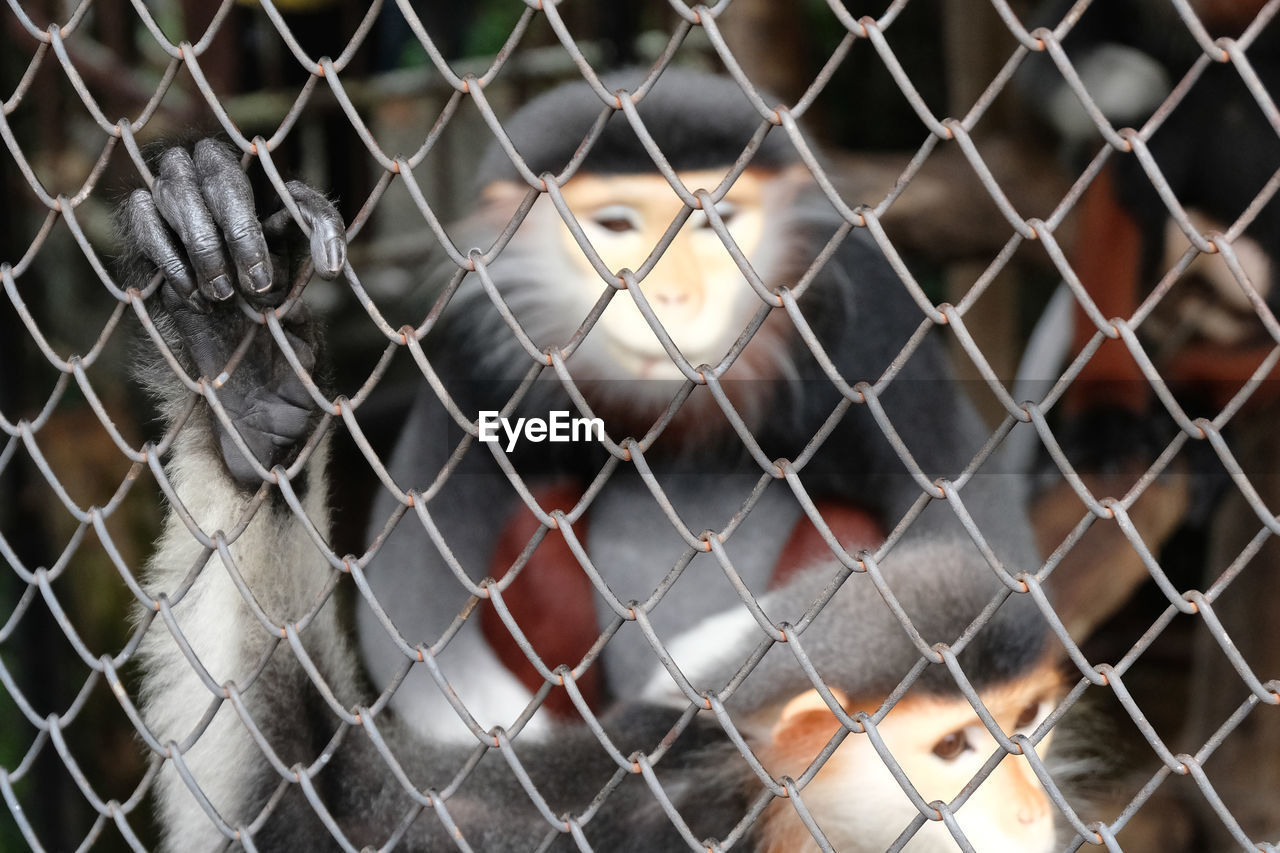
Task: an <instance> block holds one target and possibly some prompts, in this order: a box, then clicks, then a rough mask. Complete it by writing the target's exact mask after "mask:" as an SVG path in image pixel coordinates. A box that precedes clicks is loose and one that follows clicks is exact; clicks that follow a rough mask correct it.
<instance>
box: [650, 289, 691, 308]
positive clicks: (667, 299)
mask: <svg viewBox="0 0 1280 853" xmlns="http://www.w3.org/2000/svg"><path fill="white" fill-rule="evenodd" d="M653 301H654V302H656V303H658V304H659V305H661V306H662V307H663V308H679V307H682V306H684V305H687V304H688V303H689V294H688V292H687V291H683V290H671V291H665V292H662V293H658V294H656V295H655V296H654V297H653Z"/></svg>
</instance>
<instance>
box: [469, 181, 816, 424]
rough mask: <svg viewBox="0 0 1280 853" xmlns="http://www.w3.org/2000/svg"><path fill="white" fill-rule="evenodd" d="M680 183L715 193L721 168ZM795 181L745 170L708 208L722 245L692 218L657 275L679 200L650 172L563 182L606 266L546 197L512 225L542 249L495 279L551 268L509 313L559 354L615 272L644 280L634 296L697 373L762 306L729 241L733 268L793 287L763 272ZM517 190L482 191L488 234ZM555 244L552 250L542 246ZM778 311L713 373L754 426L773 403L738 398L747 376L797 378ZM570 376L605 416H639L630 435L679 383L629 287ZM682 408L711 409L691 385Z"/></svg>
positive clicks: (771, 270) (772, 266) (772, 267)
mask: <svg viewBox="0 0 1280 853" xmlns="http://www.w3.org/2000/svg"><path fill="white" fill-rule="evenodd" d="M679 177H680V179H681V181H682V182H683V183H684V185H685V186H686V187H687V188H688V189H689V190H691V191H695V192H696V191H697V190H700V189H706V190H714V189H715V188H716V187H717V186H718V185H719V184H720V183H721V182H722V181H723V180H724V177H725V173H724V171H723V170H718V169H708V170H698V171H689V172H680V173H679ZM802 181H803V176H802V175H801V174H800V173H799V172H795V171H792V170H784V171H781V172H776V171H769V170H761V169H747V170H745V171H744V172H743V173H742V174H741V175H739V176H738V178H737V179H736V180H735V181H734V183H733V185H732V186H731V187H729V189H728V190H727V192H726V193H725V196H724V198H722V199H721V200H720V201H719V202H717V203H716V205H715V213H716V216H717V218H718V219H719V220H720V221H721V222H722V223H723V225H724V229H725V231H726V232H727V234H728V243H726V239H725V238H724V237H722V236H721V235H720V234H719V233H717V231H716V230H715V228H713V227H712V225H711V222H710V221H709V218H708V216H707V214H706V213H705V212H704V211H702V210H694V211H693V212H692V213H691V214H690V215H689V217H688V219H687V220H685V221H684V223H683V224H682V225H681V227H680V228H679V230H678V231H677V232H676V234H675V235H674V237H673V239H672V240H671V242H670V243H669V244H668V245H667V246H666V247H665V248H664V249H663V251H662V252H661V254H660V255H659V256H657V257H656V259H655V260H654V263H653V266H652V268H651V269H647V270H645V269H644V267H645V264H646V263H647V262H648V261H649V260H650V258H651V256H654V255H655V253H656V250H657V247H658V246H659V245H660V244H661V243H662V240H663V238H664V235H665V233H666V232H667V230H668V229H669V228H670V227H671V225H672V223H673V222H674V221H675V220H676V219H677V216H678V214H679V213H680V212H681V211H682V210H683V209H684V206H685V205H684V202H683V201H681V199H680V197H679V196H677V195H676V192H675V191H674V190H673V189H672V188H671V185H670V184H668V183H667V180H666V178H664V177H662V176H661V175H660V174H657V173H651V174H635V175H596V174H581V175H578V176H576V177H574V178H573V179H572V180H570V181H569V182H567V183H566V184H565V185H564V187H563V188H562V189H561V194H562V195H563V197H564V200H565V203H566V205H567V206H568V208H569V210H570V211H571V212H572V214H573V217H574V219H575V220H576V221H577V223H578V225H579V226H581V229H582V232H583V235H584V236H585V237H586V241H587V242H588V243H589V244H590V250H591V251H592V252H594V253H595V254H596V255H597V256H598V258H599V261H600V262H601V264H603V267H604V270H601V269H600V268H599V267H597V266H596V265H594V264H593V263H592V261H591V260H590V259H589V256H588V252H587V251H586V250H584V248H583V247H582V246H581V245H579V243H578V241H577V239H576V238H575V237H574V235H573V233H572V231H571V230H570V228H569V227H568V226H567V225H566V224H565V223H564V222H563V221H562V220H561V217H560V214H559V213H558V212H557V211H556V210H555V209H554V207H553V205H552V201H551V199H550V198H549V197H547V196H546V195H543V196H541V197H539V198H538V199H537V201H536V202H535V203H534V206H533V209H532V211H531V213H530V216H529V217H528V219H527V220H526V221H525V223H524V224H523V225H522V226H521V232H522V235H523V237H524V240H525V244H527V245H530V246H535V247H537V248H538V250H539V251H540V252H541V253H542V256H541V257H538V258H528V259H523V260H517V261H516V264H515V267H514V268H513V269H503V268H502V264H503V263H504V262H503V261H502V260H499V262H498V265H497V266H496V267H495V268H494V275H495V280H496V281H498V283H499V287H500V288H502V287H503V280H504V279H506V280H510V281H516V280H520V279H521V278H523V277H525V276H527V275H528V272H527V270H528V269H529V268H532V267H533V266H535V265H536V264H545V263H547V259H548V258H551V257H554V258H555V259H556V261H555V264H556V266H555V267H554V268H551V269H548V270H546V271H545V272H544V273H543V274H542V275H541V285H540V287H541V288H542V293H541V295H540V296H539V297H538V298H537V299H524V298H521V297H518V296H517V297H514V298H512V299H511V303H510V304H511V305H512V308H513V311H514V313H515V315H516V317H517V318H518V319H519V320H520V322H521V323H522V324H523V325H524V326H525V328H526V330H528V331H529V332H530V334H531V335H532V337H533V339H534V342H535V344H536V345H538V346H540V347H542V346H558V345H563V344H564V343H566V342H567V341H568V340H569V339H570V337H571V336H572V335H573V334H574V332H575V330H576V329H577V328H578V326H579V324H580V323H582V321H583V320H584V319H586V317H587V316H588V314H589V313H590V311H591V310H592V307H593V306H594V305H595V304H596V303H597V302H598V300H599V299H600V298H601V296H602V295H603V294H605V293H606V292H607V291H608V289H609V287H610V286H611V285H613V284H616V283H617V282H618V280H619V276H620V274H621V273H622V271H623V270H631V271H633V272H636V273H637V274H640V275H641V280H640V281H639V287H638V289H639V291H640V293H641V295H642V297H643V299H644V301H645V302H647V303H648V305H649V306H650V307H651V308H652V309H653V314H654V316H655V317H656V319H657V321H658V323H659V324H660V325H661V327H662V329H663V331H665V333H666V334H667V335H668V336H669V337H670V339H671V342H672V343H673V344H674V345H675V347H676V349H678V350H679V352H680V355H681V356H683V358H684V359H685V360H686V361H687V362H688V363H689V365H690V366H691V367H694V368H696V367H697V366H698V365H701V364H704V363H705V364H710V365H713V366H715V365H717V364H719V363H720V362H721V361H722V360H723V359H724V357H725V356H726V355H727V354H728V353H729V352H730V351H731V349H732V348H733V347H734V344H735V342H736V341H737V340H738V338H739V336H740V335H741V334H742V332H743V330H744V328H745V327H746V326H747V325H748V324H749V323H750V322H751V319H752V317H753V316H754V315H755V314H756V313H757V312H758V311H759V310H760V309H761V307H762V306H763V304H764V303H763V301H762V300H761V298H760V296H759V295H758V294H757V293H756V292H755V291H754V290H753V289H752V288H751V286H750V284H749V283H748V279H747V275H746V274H745V273H744V268H743V266H742V265H740V262H739V261H738V260H735V259H734V257H733V253H731V251H730V249H729V247H728V245H729V244H732V245H733V246H734V247H735V249H736V250H737V251H739V252H740V260H741V262H742V263H745V264H746V265H748V268H749V269H750V270H752V271H753V272H754V274H755V275H758V276H759V277H760V278H761V279H762V280H763V281H764V284H765V286H766V287H769V288H772V287H776V286H777V285H779V284H794V283H795V282H794V281H786V282H781V281H775V280H772V277H776V268H777V267H778V265H779V263H778V259H779V257H780V256H781V255H782V253H783V252H784V251H785V249H786V247H785V245H784V244H785V243H786V240H785V239H784V235H785V223H783V222H780V221H778V217H779V216H780V214H779V213H778V212H779V211H785V210H787V209H788V207H789V205H790V204H791V203H792V201H793V199H794V196H795V194H796V192H797V191H798V189H799V187H800V186H801V184H802ZM526 193H527V188H523V187H520V186H516V185H514V184H509V183H505V182H498V183H495V184H490V185H489V186H488V187H487V188H486V190H485V197H486V202H487V205H488V208H487V209H488V211H489V214H488V218H489V219H490V220H491V222H492V223H493V224H494V225H498V224H499V223H504V224H505V222H506V221H507V220H508V219H509V217H510V215H511V212H512V211H513V210H514V208H515V206H516V205H517V204H518V203H519V202H520V200H521V199H523V198H524V197H525V195H526ZM556 248H558V249H559V251H558V252H555V251H547V250H548V249H556ZM499 257H500V259H501V257H502V256H499ZM525 306H529V307H528V308H526V307H525ZM781 314H782V312H777V311H775V312H774V313H773V315H771V316H770V317H768V318H767V319H766V320H765V322H764V324H763V326H761V328H760V329H758V330H757V332H756V333H755V335H754V336H753V337H752V339H751V341H750V343H749V344H748V345H747V346H746V348H745V350H744V351H743V352H742V353H741V355H740V356H739V357H738V358H737V359H736V361H735V362H734V363H733V365H732V366H731V367H730V368H729V369H728V370H727V371H726V372H725V373H724V374H723V376H722V378H723V379H724V380H725V382H726V385H725V391H726V393H727V394H728V395H729V397H730V399H731V400H733V402H734V405H735V406H737V407H739V412H740V414H742V416H743V417H744V419H746V420H747V422H748V423H749V424H752V423H756V422H758V420H759V419H760V418H761V417H763V416H765V415H766V414H767V413H768V405H767V403H768V401H767V400H763V401H762V400H758V399H755V398H753V397H751V395H750V394H747V393H746V391H745V389H749V388H750V387H751V385H752V381H754V380H761V379H765V380H773V379H787V378H788V377H789V375H790V374H791V373H792V372H793V368H792V365H791V361H790V349H789V338H788V336H787V334H786V329H787V327H788V325H789V323H787V322H785V318H784V317H782V316H781ZM568 368H569V370H570V372H571V373H572V375H573V377H574V379H575V380H578V381H582V382H584V383H585V388H584V390H585V391H586V393H587V395H588V399H590V400H591V402H592V405H593V407H601V408H603V414H604V415H605V417H606V420H608V419H609V416H610V415H614V416H619V417H625V416H635V415H636V414H637V412H639V413H640V414H641V420H642V421H643V422H642V423H640V424H638V425H628V426H627V428H629V429H638V430H640V431H643V430H644V429H645V428H646V427H647V426H648V424H649V422H651V420H652V419H653V417H654V416H656V415H657V414H659V413H660V412H661V411H663V410H664V409H665V408H666V406H667V405H668V404H669V402H670V400H671V398H672V396H673V393H674V389H675V387H678V383H680V382H683V381H684V379H685V376H684V374H682V373H681V372H680V370H679V368H678V367H677V365H676V363H675V361H674V360H673V359H672V356H671V355H669V354H668V352H667V351H666V349H665V348H664V346H663V344H662V341H661V339H660V336H659V334H658V332H657V331H655V329H654V328H652V327H651V326H650V325H649V322H648V321H647V320H646V319H645V317H644V315H643V314H642V312H641V310H640V308H639V307H638V306H637V304H636V299H635V298H633V297H632V295H631V294H629V293H626V292H620V293H618V294H616V295H615V296H614V298H613V299H612V300H611V301H610V302H609V305H608V307H606V308H605V309H604V312H603V313H602V314H601V315H600V317H599V320H598V321H596V322H595V324H594V325H593V327H592V329H591V331H590V333H589V334H588V335H587V336H586V338H585V339H584V340H583V341H582V343H581V345H580V346H579V348H578V350H577V352H576V353H575V354H574V355H573V356H572V357H570V358H569V360H568ZM632 380H648V381H646V382H640V383H637V382H634V381H632ZM756 391H757V392H758V391H759V389H756ZM703 397H706V398H708V399H705V400H704V399H701V398H703ZM744 397H745V398H744ZM611 403H616V404H618V405H611ZM687 407H688V408H689V409H690V415H689V416H688V417H686V418H685V419H686V420H689V421H696V420H698V418H696V417H693V415H694V414H695V413H697V414H700V415H705V414H707V413H708V412H709V411H710V410H711V409H713V408H714V403H713V402H711V401H710V400H709V392H706V391H705V389H697V391H696V392H695V394H694V397H693V398H692V399H691V400H690V401H689V403H688V404H687ZM704 410H705V411H704Z"/></svg>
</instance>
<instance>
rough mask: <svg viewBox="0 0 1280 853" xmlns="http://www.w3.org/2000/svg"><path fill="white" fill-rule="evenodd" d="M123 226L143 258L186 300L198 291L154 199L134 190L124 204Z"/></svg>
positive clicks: (141, 191)
mask: <svg viewBox="0 0 1280 853" xmlns="http://www.w3.org/2000/svg"><path fill="white" fill-rule="evenodd" d="M124 222H125V225H126V227H127V228H128V231H129V234H130V235H131V237H132V239H133V241H134V245H136V246H137V247H138V250H139V251H140V252H142V255H143V257H145V258H146V259H147V260H149V261H151V263H153V264H155V265H156V267H158V268H159V270H160V271H161V272H162V273H164V277H165V280H166V281H168V282H169V285H170V286H171V287H172V288H173V289H174V291H175V292H177V293H178V295H180V296H181V297H182V298H183V299H187V298H188V297H190V296H191V294H193V293H195V291H196V280H195V277H194V276H193V274H192V272H191V267H190V266H189V265H188V264H187V262H186V259H185V258H184V256H183V251H182V249H181V248H180V247H179V246H178V243H177V240H176V239H175V237H174V234H173V232H172V231H171V230H169V226H167V225H165V224H164V219H162V218H161V216H160V211H158V210H156V203H155V199H153V198H152V197H151V193H149V192H147V191H146V190H142V189H139V190H134V191H133V193H131V194H130V196H129V198H128V199H127V200H126V201H125V214H124Z"/></svg>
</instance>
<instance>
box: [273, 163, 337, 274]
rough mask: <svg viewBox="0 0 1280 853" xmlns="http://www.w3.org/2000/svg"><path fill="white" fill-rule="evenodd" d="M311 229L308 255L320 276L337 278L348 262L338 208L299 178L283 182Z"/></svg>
mask: <svg viewBox="0 0 1280 853" xmlns="http://www.w3.org/2000/svg"><path fill="white" fill-rule="evenodd" d="M285 187H286V188H287V189H288V190H289V195H291V196H293V200H294V202H296V203H297V205H298V212H299V213H301V214H302V220H303V222H305V223H306V225H307V227H308V228H310V229H311V258H312V260H313V261H314V262H315V267H316V272H317V273H318V274H319V275H320V277H321V278H328V279H331V278H337V277H338V273H340V272H342V268H343V266H345V265H346V262H347V228H346V225H344V224H343V222H342V216H341V215H340V214H339V213H338V210H337V208H335V207H334V206H333V204H332V203H330V201H329V199H327V198H325V197H324V196H323V195H321V194H320V193H318V192H316V191H315V190H313V189H312V188H311V187H309V186H307V185H306V184H304V183H302V182H301V181H290V182H289V183H287V184H285Z"/></svg>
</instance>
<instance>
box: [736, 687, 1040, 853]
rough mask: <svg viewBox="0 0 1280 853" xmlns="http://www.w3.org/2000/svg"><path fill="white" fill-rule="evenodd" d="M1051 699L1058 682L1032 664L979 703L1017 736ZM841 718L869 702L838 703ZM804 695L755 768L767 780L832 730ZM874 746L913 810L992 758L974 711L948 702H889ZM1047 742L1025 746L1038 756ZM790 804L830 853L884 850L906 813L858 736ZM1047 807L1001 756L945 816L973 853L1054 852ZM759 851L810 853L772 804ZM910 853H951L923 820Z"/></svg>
mask: <svg viewBox="0 0 1280 853" xmlns="http://www.w3.org/2000/svg"><path fill="white" fill-rule="evenodd" d="M1060 695H1061V678H1060V676H1059V675H1058V674H1057V673H1056V672H1055V671H1054V669H1053V668H1052V667H1049V666H1044V667H1041V668H1039V669H1037V670H1035V671H1033V672H1032V673H1031V674H1030V675H1028V676H1026V677H1024V678H1022V679H1020V680H1019V681H1016V682H1014V683H1012V684H1008V685H1002V686H1000V687H997V688H994V689H990V690H987V691H985V692H983V693H982V694H981V698H982V700H983V704H984V705H986V707H987V709H988V710H989V711H990V712H991V715H992V717H994V718H995V720H996V722H997V723H998V724H999V725H1000V727H1001V728H1002V729H1003V730H1004V731H1005V732H1006V733H1007V734H1010V735H1012V734H1015V733H1022V734H1029V733H1030V732H1031V731H1033V730H1034V729H1035V728H1036V726H1038V725H1039V724H1040V722H1041V721H1042V720H1043V719H1044V717H1045V715H1046V714H1047V713H1048V712H1049V711H1050V710H1051V709H1052V708H1053V706H1054V704H1055V703H1056V701H1057V699H1058V697H1059V696H1060ZM839 698H840V699H841V703H842V705H843V706H844V707H845V709H846V710H851V711H852V710H866V711H868V712H871V711H874V710H875V709H876V708H877V707H878V703H876V702H870V703H864V702H852V703H851V702H848V701H846V700H845V699H844V698H843V697H839ZM839 728H840V724H839V723H838V722H837V721H836V719H835V717H834V715H833V714H832V713H831V710H830V709H829V708H828V707H827V706H826V704H825V702H823V700H822V698H821V697H820V696H819V695H818V694H817V693H816V691H808V692H806V693H804V694H801V695H800V696H798V697H796V698H795V699H793V700H792V701H791V702H790V703H788V704H787V706H786V707H785V708H784V709H783V710H782V713H781V715H780V716H779V718H778V720H777V722H776V723H775V724H774V727H773V736H772V744H771V748H770V749H769V750H768V751H767V752H766V753H765V755H764V757H765V760H766V766H767V767H768V768H769V770H770V772H772V773H773V775H774V777H775V778H778V777H780V776H782V775H787V776H791V777H792V778H796V777H799V776H800V775H801V774H802V773H804V772H805V770H806V769H807V768H808V766H809V764H810V763H811V762H812V761H813V759H814V757H815V756H816V755H817V754H818V753H819V752H820V751H821V750H822V748H823V747H825V746H826V745H827V743H828V741H830V739H831V737H832V736H833V735H835V734H836V732H837V731H839ZM876 730H877V732H878V733H879V734H880V737H881V738H882V740H883V741H884V744H885V746H886V747H887V748H888V750H889V752H890V753H891V754H892V755H893V757H894V759H895V760H896V761H897V762H898V764H899V766H901V768H902V770H903V772H905V774H906V776H907V778H908V779H909V780H910V781H911V784H912V785H913V786H914V787H915V789H916V791H917V792H919V794H920V796H921V797H922V798H923V799H924V801H925V802H928V803H931V802H934V801H942V802H950V801H951V800H952V799H953V798H955V796H956V795H957V794H959V793H960V791H961V789H963V788H964V787H965V786H966V785H968V784H969V782H970V781H971V780H972V779H973V777H974V776H975V775H976V774H977V772H978V770H979V769H980V768H981V766H982V765H983V764H984V763H985V762H986V761H987V759H988V758H990V757H991V755H992V754H993V753H994V752H995V751H996V750H997V749H999V746H998V744H997V742H996V740H995V738H994V737H992V735H991V734H990V732H988V731H987V728H986V726H985V725H984V724H983V723H982V721H981V720H979V719H978V715H977V713H976V712H975V711H974V709H973V708H972V707H971V706H970V705H969V703H968V702H967V701H966V700H965V699H964V697H962V696H960V695H958V694H957V695H956V696H955V697H954V698H953V697H946V698H938V697H912V696H911V695H910V694H908V696H907V697H906V698H904V699H903V700H902V701H900V702H899V703H898V704H897V705H896V706H895V707H894V708H893V710H891V711H890V712H889V713H888V714H887V715H886V716H885V718H884V719H883V720H882V721H881V722H880V724H879V725H878V726H877V727H876ZM1051 734H1052V733H1050V735H1049V736H1046V737H1045V738H1044V739H1043V740H1041V741H1040V743H1039V744H1038V745H1037V746H1036V753H1037V755H1040V756H1043V755H1044V754H1045V752H1046V751H1047V749H1048V746H1049V740H1050V736H1051ZM801 797H802V799H803V801H804V803H805V805H806V806H807V807H808V809H809V811H810V813H811V814H812V815H813V817H814V818H815V820H816V821H817V822H818V825H819V826H820V827H821V828H822V830H823V832H824V833H825V834H826V836H827V839H828V840H829V841H830V842H831V843H832V845H833V846H834V847H835V849H837V850H841V851H854V853H860V851H867V853H870V851H882V850H885V849H888V847H889V846H890V845H892V844H893V842H894V841H895V840H896V839H897V837H898V836H899V835H900V834H901V833H902V831H903V830H904V829H906V827H907V825H908V824H909V823H910V822H911V820H912V819H913V818H914V817H915V816H916V815H917V814H918V811H917V810H916V807H915V806H914V805H912V803H911V801H910V800H909V799H908V798H907V795H906V794H905V793H904V792H903V790H902V788H901V787H900V786H899V784H898V782H897V781H896V780H895V779H894V777H893V776H892V775H891V774H890V772H889V769H888V767H887V766H886V764H885V762H884V760H883V759H881V757H880V755H879V754H878V753H877V752H876V750H875V748H874V747H873V746H872V744H871V740H870V738H869V737H868V736H867V735H866V734H863V733H859V732H851V733H849V734H848V735H847V736H846V737H845V739H844V741H843V742H842V743H841V745H840V746H839V748H838V749H837V750H836V752H835V753H834V754H833V755H832V756H831V758H830V759H829V760H828V761H827V762H826V764H825V765H824V766H823V768H822V769H821V770H820V771H819V773H818V775H817V776H816V777H815V778H814V779H813V781H812V782H811V783H810V784H809V785H808V786H807V787H806V788H805V789H804V790H803V791H802V792H801ZM1053 815H1054V809H1053V807H1052V805H1051V803H1050V802H1049V798H1048V796H1047V795H1046V794H1045V791H1044V789H1043V788H1042V787H1041V785H1040V782H1039V780H1038V779H1037V778H1036V777H1035V774H1034V773H1033V772H1032V770H1031V765H1030V764H1029V763H1028V762H1027V760H1026V759H1025V758H1022V757H1021V756H1017V755H1007V756H1005V758H1004V759H1003V760H1002V761H1001V762H1000V764H999V765H997V766H996V768H995V770H994V771H992V773H991V774H990V775H989V776H988V777H987V778H986V779H985V780H983V782H982V784H981V785H980V786H979V787H978V789H977V790H976V791H975V792H974V793H973V795H972V796H971V797H970V798H969V799H968V801H966V802H965V804H964V805H963V806H962V807H961V808H960V809H959V810H958V811H957V812H956V819H957V821H958V822H959V825H960V828H961V830H962V831H963V832H964V834H965V836H966V837H967V838H968V839H969V841H970V843H971V844H974V845H976V849H978V850H981V851H983V853H1047V851H1049V850H1051V849H1053V847H1054V825H1053ZM765 820H766V823H765V825H764V828H763V830H762V832H761V836H762V839H761V845H760V849H761V850H762V851H766V853H800V851H809V850H817V849H818V846H817V844H816V843H815V842H814V841H813V838H812V836H811V835H810V833H809V830H808V829H807V828H806V827H805V826H804V824H803V823H802V822H801V821H800V818H799V817H798V815H797V814H796V811H795V809H794V808H793V806H792V804H791V803H789V802H787V801H786V800H776V801H775V802H774V803H773V804H772V805H771V806H770V808H769V811H767V812H766V816H765ZM904 849H905V850H906V851H910V853H940V851H954V850H959V849H960V848H959V845H958V844H957V843H956V841H955V840H954V839H953V838H952V836H951V833H950V831H949V830H948V829H947V828H946V826H945V825H944V824H942V823H941V822H940V821H930V822H928V823H926V824H925V825H924V826H922V827H921V828H920V829H919V831H917V832H916V833H915V835H914V836H913V837H912V840H911V841H910V842H909V843H908V844H907V846H906V847H905V848H904Z"/></svg>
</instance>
